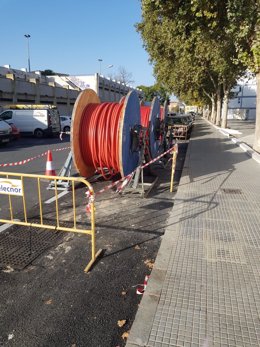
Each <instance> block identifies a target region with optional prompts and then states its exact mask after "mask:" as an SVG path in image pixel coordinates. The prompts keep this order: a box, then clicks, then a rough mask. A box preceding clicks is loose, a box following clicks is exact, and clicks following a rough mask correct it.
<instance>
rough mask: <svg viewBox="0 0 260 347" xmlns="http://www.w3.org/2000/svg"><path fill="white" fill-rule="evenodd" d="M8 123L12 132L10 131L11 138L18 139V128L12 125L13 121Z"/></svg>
mask: <svg viewBox="0 0 260 347" xmlns="http://www.w3.org/2000/svg"><path fill="white" fill-rule="evenodd" d="M9 125H10V127H11V128H12V132H11V135H12V136H11V137H12V140H17V139H19V138H20V137H21V134H20V130H19V129H18V128H17V127H16V126H15V125H14V123H10V124H9Z"/></svg>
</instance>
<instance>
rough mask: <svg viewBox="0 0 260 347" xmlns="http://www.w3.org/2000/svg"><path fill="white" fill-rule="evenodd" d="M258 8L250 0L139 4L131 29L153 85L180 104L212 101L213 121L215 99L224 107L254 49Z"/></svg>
mask: <svg viewBox="0 0 260 347" xmlns="http://www.w3.org/2000/svg"><path fill="white" fill-rule="evenodd" d="M258 6H259V5H257V1H253V0H249V1H245V0H237V1H233V0H210V1H207V0H191V1H181V0H176V1H172V0H142V21H141V22H140V23H138V24H137V30H138V31H139V32H140V33H141V36H142V38H143V42H144V47H145V48H146V50H147V51H148V53H149V55H150V59H151V62H152V63H153V64H154V71H155V75H156V77H157V78H158V81H159V82H161V83H163V84H165V85H166V86H167V87H168V88H169V89H170V90H171V91H172V92H174V94H175V95H177V96H180V97H181V98H182V99H183V100H185V101H187V100H188V101H189V102H192V101H193V103H194V102H196V103H205V97H206V98H208V100H210V102H211V103H212V106H213V104H215V103H217V106H218V107H217V109H218V116H217V123H219V122H220V109H221V101H222V99H223V97H224V101H225V103H226V106H227V100H228V95H229V93H230V90H231V88H232V87H233V86H234V84H235V83H236V80H237V79H238V78H239V77H240V76H242V74H243V73H244V71H245V70H246V68H247V66H248V65H249V63H248V62H249V61H252V54H253V50H252V47H257V45H256V44H255V43H254V44H253V42H257V40H256V38H255V28H256V24H257V9H258ZM238 9H239V11H238V13H239V15H238V14H237V12H236V11H237V10H238ZM243 11H244V12H243ZM240 25H242V28H243V29H242V33H241V34H240V33H239V34H238V32H239V31H240ZM254 49H255V50H256V51H257V48H254ZM242 56H244V58H243V59H242V58H241V57H242ZM255 56H256V55H255ZM208 102H209V101H208ZM224 118H225V119H224V122H223V125H224V126H225V123H226V115H225V116H224Z"/></svg>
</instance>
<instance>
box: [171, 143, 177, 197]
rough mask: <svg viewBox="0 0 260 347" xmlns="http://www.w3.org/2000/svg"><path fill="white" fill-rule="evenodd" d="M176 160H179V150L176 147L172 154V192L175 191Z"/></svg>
mask: <svg viewBox="0 0 260 347" xmlns="http://www.w3.org/2000/svg"><path fill="white" fill-rule="evenodd" d="M176 160H177V151H176V149H174V151H173V156H172V174H171V187H170V192H171V193H172V192H173V182H174V173H175V168H176Z"/></svg>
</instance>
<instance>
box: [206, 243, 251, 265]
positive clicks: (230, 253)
mask: <svg viewBox="0 0 260 347" xmlns="http://www.w3.org/2000/svg"><path fill="white" fill-rule="evenodd" d="M205 246H206V249H205V251H206V259H207V260H208V261H213V262H214V261H223V262H227V263H236V264H246V259H245V255H244V252H243V250H242V249H240V248H239V246H238V245H237V244H236V243H232V245H229V246H226V245H219V246H218V245H215V244H211V243H207V244H206V245H205Z"/></svg>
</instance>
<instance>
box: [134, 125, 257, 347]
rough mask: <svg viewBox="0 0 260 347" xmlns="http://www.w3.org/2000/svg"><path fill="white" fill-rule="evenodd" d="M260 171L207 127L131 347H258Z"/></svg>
mask: <svg viewBox="0 0 260 347" xmlns="http://www.w3.org/2000/svg"><path fill="white" fill-rule="evenodd" d="M259 177H260V165H259V164H258V163H257V162H255V161H254V160H252V159H251V158H250V157H249V156H248V155H247V154H246V153H244V152H243V151H242V150H241V148H239V147H237V146H236V145H235V144H234V143H232V142H231V141H230V139H228V138H226V137H225V136H224V135H222V134H220V133H219V132H218V131H217V130H216V129H215V128H213V127H212V126H210V125H209V124H208V123H206V122H205V121H204V120H202V119H200V120H198V121H197V124H196V125H195V128H194V130H193V134H192V138H191V141H190V144H189V148H188V152H187V156H186V161H185V166H184V170H183V174H182V179H181V181H180V186H179V188H178V192H177V195H176V197H175V204H174V207H173V210H172V213H171V217H170V218H169V220H168V227H167V230H166V233H165V235H164V237H163V241H162V244H161V247H160V250H159V253H158V256H157V258H156V262H155V266H154V269H153V271H152V275H151V277H150V280H149V282H148V287H147V290H146V292H145V294H144V297H143V299H142V302H141V304H140V308H139V310H138V312H137V315H136V319H135V322H134V324H133V326H132V329H131V332H130V335H129V339H128V342H127V347H133V346H135V347H136V346H150V347H157V346H158V347H159V346H162V347H167V346H176V347H181V346H185V347H188V346H190V347H196V346H199V347H227V346H230V347H242V346H243V347H249V346H252V347H257V346H259V341H260V276H259V264H260V183H259Z"/></svg>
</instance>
